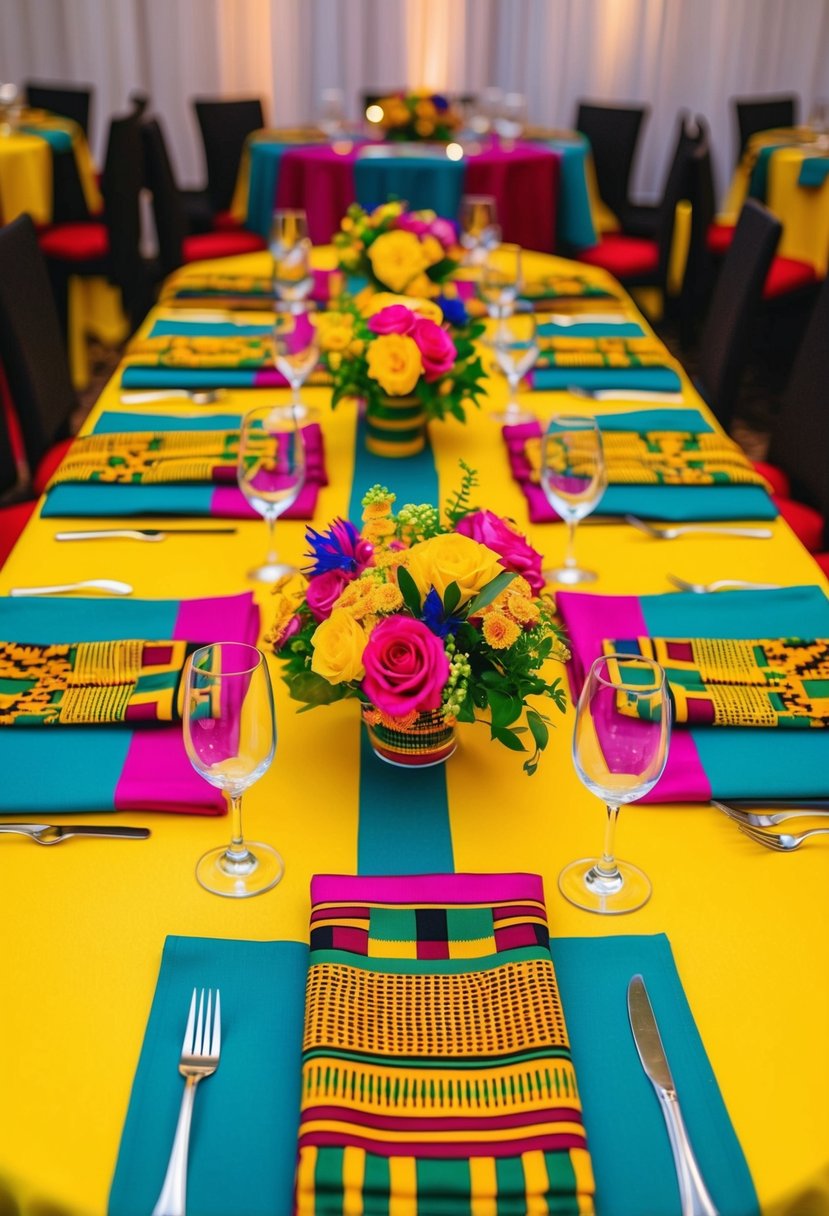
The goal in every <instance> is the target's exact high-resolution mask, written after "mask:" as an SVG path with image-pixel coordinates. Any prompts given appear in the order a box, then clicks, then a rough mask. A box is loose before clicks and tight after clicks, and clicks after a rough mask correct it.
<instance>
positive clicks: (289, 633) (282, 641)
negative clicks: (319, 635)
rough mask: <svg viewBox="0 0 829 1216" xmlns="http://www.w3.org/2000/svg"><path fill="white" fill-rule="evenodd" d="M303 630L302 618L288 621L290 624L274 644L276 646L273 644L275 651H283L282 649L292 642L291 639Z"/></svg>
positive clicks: (293, 618) (295, 617)
mask: <svg viewBox="0 0 829 1216" xmlns="http://www.w3.org/2000/svg"><path fill="white" fill-rule="evenodd" d="M301 628H302V618H301V617H298V616H292V617H291V619H290V620H289V621H288V624H287V625H286V626H285V628H284V629H283V630H282V632H281V633H280V635H279V637H278V638H277V639H276V641H275V642H274V644H273V646H274V650H277V651H279V650H282V648H283V647H284V646H287V645H288V643H289V642H290V640H291V638H292V637H295V636H296V634H298V633H299V631H300V629H301Z"/></svg>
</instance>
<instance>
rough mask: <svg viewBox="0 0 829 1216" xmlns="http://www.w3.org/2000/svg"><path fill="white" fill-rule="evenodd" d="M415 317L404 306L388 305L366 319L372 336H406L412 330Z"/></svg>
mask: <svg viewBox="0 0 829 1216" xmlns="http://www.w3.org/2000/svg"><path fill="white" fill-rule="evenodd" d="M416 320H417V317H416V315H415V314H414V313H413V312H412V310H411V308H407V307H406V305H405V304H389V306H388V308H381V309H380V311H379V312H376V313H375V314H374V316H373V317H369V319H368V327H369V329H370V330H371V332H372V333H373V334H408V333H411V331H412V329H413V328H414V324H415V321H416Z"/></svg>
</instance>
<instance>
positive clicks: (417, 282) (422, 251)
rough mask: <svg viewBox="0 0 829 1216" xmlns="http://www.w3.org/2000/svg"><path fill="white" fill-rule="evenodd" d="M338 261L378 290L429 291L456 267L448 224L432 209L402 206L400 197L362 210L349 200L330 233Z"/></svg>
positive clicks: (433, 292) (434, 291)
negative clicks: (394, 200)
mask: <svg viewBox="0 0 829 1216" xmlns="http://www.w3.org/2000/svg"><path fill="white" fill-rule="evenodd" d="M334 248H335V249H336V251H337V257H338V260H339V263H340V266H341V267H342V269H343V270H345V271H346V272H347V273H349V274H357V275H360V276H362V277H363V278H365V279H367V280H368V282H369V284H370V285H371V286H373V287H374V288H376V289H377V290H378V291H396V292H404V291H405V292H408V294H409V295H414V296H433V295H436V294H437V293H438V292H439V290H440V288H439V286H438V285H439V284H440V283H442V282H444V280H446V279H448V278H449V276H450V275H451V274H452V273H453V272H454V271H455V270H456V269H457V267H458V264H459V261H460V250H459V247H458V243H457V239H456V236H455V229H454V226H453V225H452V224H451V223H450V221H449V220H445V219H442V218H441V216H439V215H436V214H435V212H434V211H407V210H406V204H405V203H403V202H391V203H383V204H382V206H380V207H376V208H375V209H374V211H364V210H363V208H362V207H361V206H360V205H359V203H352V205H351V206H350V207H349V208H348V211H347V212H346V214H345V216H344V217H343V219H342V220H341V221H340V231H339V232H338V233H337V234H336V235H335V236H334Z"/></svg>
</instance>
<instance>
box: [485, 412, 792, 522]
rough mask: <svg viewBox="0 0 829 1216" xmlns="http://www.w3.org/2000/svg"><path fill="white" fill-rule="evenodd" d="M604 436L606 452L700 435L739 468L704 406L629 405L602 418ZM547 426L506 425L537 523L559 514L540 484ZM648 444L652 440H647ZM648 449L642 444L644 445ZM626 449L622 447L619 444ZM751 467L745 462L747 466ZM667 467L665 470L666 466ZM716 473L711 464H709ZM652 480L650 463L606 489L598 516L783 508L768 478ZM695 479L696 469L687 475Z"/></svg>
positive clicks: (748, 513)
mask: <svg viewBox="0 0 829 1216" xmlns="http://www.w3.org/2000/svg"><path fill="white" fill-rule="evenodd" d="M598 423H599V429H600V430H601V432H602V440H603V442H604V444H605V445H606V451H608V452H609V451H610V449H611V446H612V445H616V444H618V443H620V442H621V443H622V444H623V445H628V444H630V443H634V444H635V443H636V442H637V441H636V438H635V437H636V436H637V435H642V436H648V435H658V436H660V440H662V439H664V442H665V443H666V444H673V443H674V442H675V441H674V440H673V438H672V436H673V435H674V434H676V435H678V436H686V437H687V436H691V435H693V436H697V437H699V440H700V442H701V443H702V444H704V445H706V447H707V445H709V444H712V445H713V447H711V448H709V449H708V451H707V457H708V458H710V457H712V456H713V454H714V452H719V454H720V456H725V455H728V457H729V465H728V469H729V471H733V472H735V473H736V468H735V466H734V465H733V464H732V463H730V462H731V460H732V459H733V460H735V461H736V460H738V459H739V450H738V449H734V448H732V447H731V446H730V441H729V440H728V439H727V438H725V437H724V436H716V435H715V432H714V429H713V427H712V426H711V424H710V423H709V422H707V421H706V419H705V418H704V417H703V416H702V414H701V413H700V412H699V411H698V410H694V409H685V408H675V409H645V410H626V411H624V412H623V413H618V414H604V415H602V416H601V417H599V418H598ZM543 433H544V429H543V427H542V425H541V423H540V422H537V421H534V422H529V423H522V424H521V425H519V426H506V427H504V428H503V435H504V442H505V443H506V447H507V458H508V460H509V466H510V471H511V472H512V475H513V477H514V478H515V480H516V481H517V482H518V484H519V486H520V488H521V492H522V493H523V495H524V497H525V499H526V501H527V510H528V513H529V517H530V519H531V520H532V522H533V523H552V522H555V520H557V519H558V516H557V515H556V513H555V511H554V510H553V508H552V507H551V506H550V504H549V502H548V501H547V498H546V496H545V494H544V491H543V490H542V488H541V486H540V485H539V484H538V474H537V469H538V450H539V443H540V440H541V436H542V435H543ZM620 433H621V434H622V435H624V436H625V438H624V439H623V440H619V439H617V438H616V436H617V435H618V434H620ZM644 442H645V446H646V447H647V440H645V441H644ZM638 447H639V451H640V453H641V451H642V445H641V444H640V445H638ZM619 450H620V451H621V450H622V449H619ZM741 467H745V465H743V466H741ZM663 471H664V470H663ZM709 472H710V466H709ZM648 476H649V478H650V483H649V482H648V480H647V479H646V477H645V468H644V465H643V466H642V468H641V479H640V481H638V482H636V483H633V482H632V481H623V480H622V479H621V477H620V480H619V482H618V483H617V484H610V485H609V486H608V488H607V489H606V490H605V492H604V494H603V496H602V499H601V501H600V502H599V505H598V507H597V508H596V511H595V514H596V515H597V516H602V515H608V516H619V515H626V514H632V515H639V516H641V517H642V518H645V519H663V520H674V521H677V522H682V521H683V520H691V519H693V520H715V519H775V518H776V517H777V508H776V507H775V505H774V502H773V501H772V499H771V497H770V496H769V495H768V494H767V493H766V490H765V488H764V486H765V483H764V482H762V479H760V480H758V481H757V482H755V483H753V484H752V483H751V482H750V481H747V482H743V481H742V474H740V479H739V483H738V479H737V478H736V477H734V478H733V479H732V480H730V481H729V482H725V480H724V479H723V480H721V479H720V478H719V477H717V478H712V481H711V483H710V484H705V483H702V484H701V479H700V478H699V476H698V474H697V473H694V474H693V477H694V478H695V479H696V480H695V482H694V483H691V484H689V483H688V482H685V483H683V482H682V481H679V480H677V481H676V482H675V483H674V484H668V482H667V480H665V479H662V480H659V479H657V478H656V477H654V476H653V468H651V470H650V472H649V475H648ZM684 476H688V477H689V479H690V476H691V474H690V473H689V472H688V473H686V474H684Z"/></svg>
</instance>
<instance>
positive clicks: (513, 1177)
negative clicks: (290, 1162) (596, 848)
mask: <svg viewBox="0 0 829 1216" xmlns="http://www.w3.org/2000/svg"><path fill="white" fill-rule="evenodd" d="M311 902H312V911H311V956H310V967H309V971H308V982H307V989H306V1005H305V1033H304V1039H303V1053H302V1101H301V1117H300V1129H299V1158H298V1164H297V1180H296V1187H297V1189H296V1212H297V1214H298V1216H312V1214H313V1216H328V1214H332V1216H333V1214H334V1213H345V1212H361V1213H363V1216H374V1214H375V1213H377V1214H379V1213H388V1212H390V1211H396V1210H398V1206H397V1205H400V1208H399V1210H405V1211H407V1212H410V1213H412V1214H414V1213H422V1214H426V1213H429V1214H433V1216H437V1213H440V1214H441V1216H452V1214H453V1213H462V1212H463V1213H469V1212H470V1211H479V1210H483V1209H482V1208H481V1206H480V1205H482V1204H484V1203H488V1204H489V1205H490V1208H491V1210H492V1211H498V1212H513V1211H514V1212H519V1211H520V1212H525V1211H533V1210H538V1211H548V1210H551V1211H552V1210H554V1211H556V1212H562V1213H565V1212H573V1213H577V1212H580V1211H585V1210H592V1196H593V1190H594V1184H593V1173H592V1167H591V1162H590V1156H589V1153H588V1150H587V1143H586V1139H585V1133H584V1126H583V1122H582V1111H581V1101H580V1098H579V1092H578V1086H577V1082H576V1077H575V1074H574V1071H573V1065H572V1060H571V1056H570V1044H569V1039H568V1036H567V1029H566V1026H565V1022H564V1014H563V1011H562V1007H561V1001H560V999H559V992H558V986H557V983H556V976H555V971H554V968H553V963H552V959H551V957H550V951H549V934H548V929H547V918H546V911H545V905H544V892H543V885H542V882H541V879H540V878H539V877H538V876H537V875H528V874H486V875H474V874H452V875H421V876H416V877H401V878H389V877H374V878H372V877H365V878H364V877H351V876H339V875H321V876H318V877H316V878H314V879H313V881H312V886H311Z"/></svg>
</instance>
